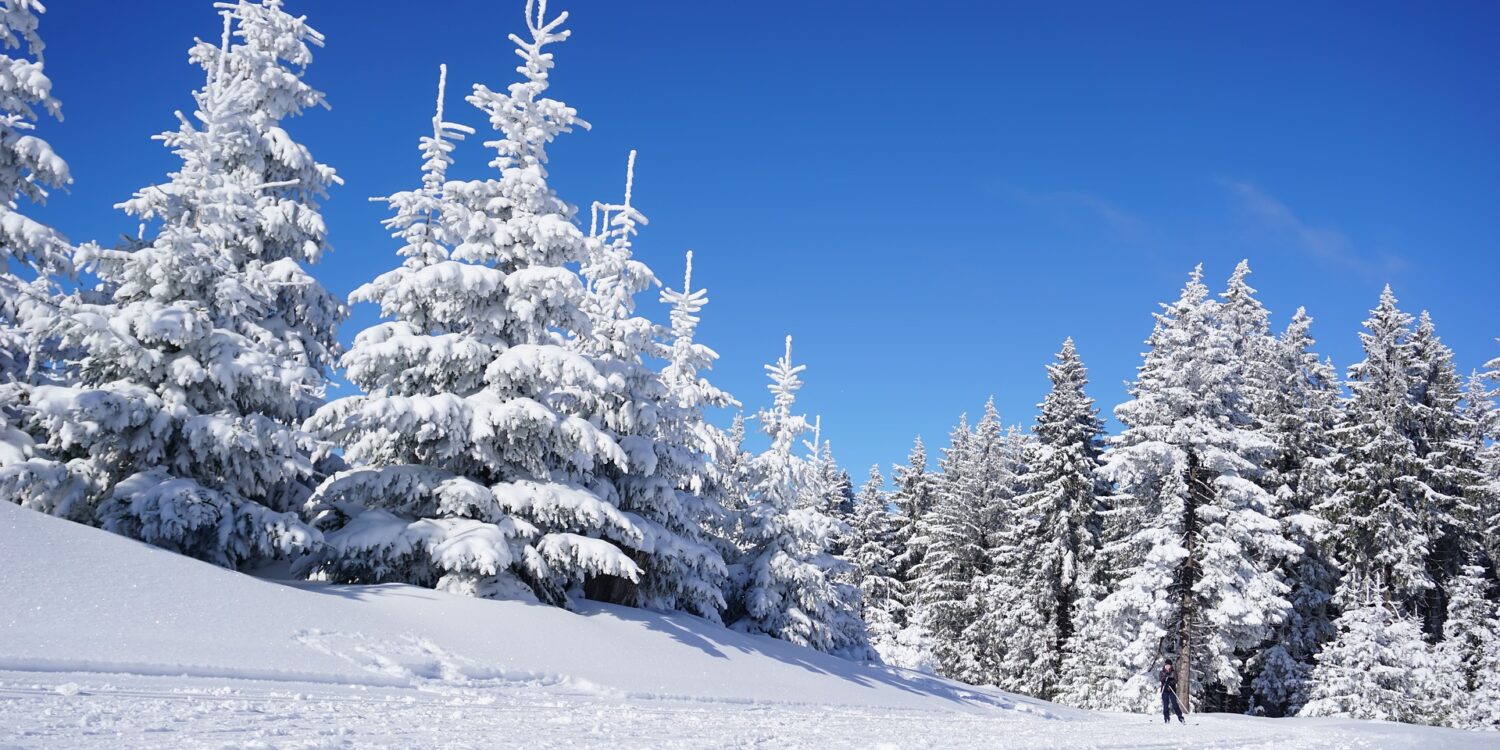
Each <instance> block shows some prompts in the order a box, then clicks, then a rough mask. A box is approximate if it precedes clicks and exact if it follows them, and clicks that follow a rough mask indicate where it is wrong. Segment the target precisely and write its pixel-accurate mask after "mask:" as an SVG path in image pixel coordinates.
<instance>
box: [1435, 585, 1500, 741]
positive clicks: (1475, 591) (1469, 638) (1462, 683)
mask: <svg viewBox="0 0 1500 750" xmlns="http://www.w3.org/2000/svg"><path fill="white" fill-rule="evenodd" d="M1487 584H1488V581H1487V579H1486V576H1485V574H1484V569H1483V568H1481V567H1479V566H1477V565H1469V566H1465V567H1464V568H1463V569H1462V570H1461V571H1460V572H1459V574H1458V575H1457V576H1454V577H1453V579H1452V580H1451V581H1450V582H1449V586H1448V597H1447V600H1448V611H1447V617H1446V618H1445V619H1444V622H1443V640H1442V642H1441V643H1440V644H1439V645H1438V650H1437V656H1438V660H1439V667H1438V669H1439V674H1440V675H1446V676H1448V677H1450V679H1451V681H1452V685H1451V686H1450V688H1449V694H1450V695H1452V697H1453V705H1452V706H1451V708H1450V719H1451V722H1450V723H1452V724H1453V725H1454V726H1459V727H1465V728H1469V729H1489V730H1500V610H1497V608H1496V605H1495V603H1494V602H1492V601H1490V600H1489V599H1488V598H1486V596H1485V593H1486V592H1485V588H1486V586H1487Z"/></svg>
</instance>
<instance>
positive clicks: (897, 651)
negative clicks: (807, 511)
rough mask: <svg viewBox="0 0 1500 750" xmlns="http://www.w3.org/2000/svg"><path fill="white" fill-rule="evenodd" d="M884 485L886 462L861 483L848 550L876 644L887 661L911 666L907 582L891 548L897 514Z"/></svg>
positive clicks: (865, 615)
mask: <svg viewBox="0 0 1500 750" xmlns="http://www.w3.org/2000/svg"><path fill="white" fill-rule="evenodd" d="M884 486H885V478H884V477H882V476H881V475H880V466H879V465H875V466H871V467H870V477H869V479H867V480H865V484H864V486H863V487H860V489H859V495H858V497H857V499H856V501H855V506H854V519H853V522H852V523H851V527H852V533H851V535H850V539H849V550H848V553H847V556H848V558H849V563H850V571H851V578H852V580H853V583H854V584H855V585H856V586H858V587H859V590H860V593H861V594H862V596H863V603H864V608H863V610H862V612H863V614H864V621H865V627H866V629H867V630H868V631H869V634H870V645H871V646H872V647H873V648H874V649H875V651H876V653H878V654H880V658H881V660H882V661H884V662H885V663H887V664H892V665H895V666H905V662H906V661H907V659H906V655H905V654H904V653H903V648H902V644H901V642H900V631H901V628H902V622H903V621H904V619H905V617H904V614H905V609H906V605H905V604H904V603H903V599H904V597H903V593H904V592H903V591H902V586H901V582H900V581H898V580H896V577H895V576H894V575H893V570H892V567H893V559H894V557H895V556H894V555H893V554H892V553H891V540H892V539H893V538H894V536H895V532H896V517H895V516H894V515H892V514H891V512H890V507H889V503H890V500H889V498H888V497H887V496H886V493H885V490H884Z"/></svg>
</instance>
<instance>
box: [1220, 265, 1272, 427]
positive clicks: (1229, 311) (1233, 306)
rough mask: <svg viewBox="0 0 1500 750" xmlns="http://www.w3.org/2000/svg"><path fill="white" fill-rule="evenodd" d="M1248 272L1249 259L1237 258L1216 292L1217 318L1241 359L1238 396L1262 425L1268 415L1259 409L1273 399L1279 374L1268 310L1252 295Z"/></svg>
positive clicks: (1236, 356)
mask: <svg viewBox="0 0 1500 750" xmlns="http://www.w3.org/2000/svg"><path fill="white" fill-rule="evenodd" d="M1249 276H1250V261H1248V260H1242V261H1240V262H1239V265H1236V266H1235V267H1234V273H1232V274H1230V275H1229V282H1228V283H1227V284H1226V285H1225V288H1224V291H1223V292H1222V293H1221V294H1220V295H1219V296H1220V297H1221V298H1222V299H1223V301H1222V302H1221V303H1220V304H1219V321H1220V326H1221V327H1222V328H1223V329H1224V332H1225V333H1226V334H1227V335H1228V336H1229V342H1230V346H1231V348H1232V349H1233V351H1234V356H1235V358H1236V359H1237V360H1239V361H1240V362H1242V363H1243V366H1242V368H1241V370H1242V371H1241V373H1240V384H1239V390H1240V393H1241V399H1242V400H1243V401H1244V403H1245V408H1246V409H1247V410H1248V411H1249V412H1250V416H1251V418H1252V419H1253V420H1255V426H1256V427H1261V428H1264V427H1266V426H1267V425H1266V422H1268V421H1269V418H1268V416H1267V415H1266V414H1264V413H1262V412H1263V407H1264V405H1266V404H1267V403H1269V402H1271V401H1273V400H1274V398H1275V397H1274V393H1275V388H1276V384H1275V381H1276V380H1277V378H1278V373H1276V372H1275V368H1274V365H1272V363H1271V359H1272V358H1273V356H1274V352H1273V350H1274V348H1275V346H1276V343H1275V338H1274V337H1273V336H1272V335H1271V323H1270V313H1269V312H1268V311H1267V310H1266V308H1265V305H1262V304H1261V302H1260V299H1259V298H1257V297H1256V296H1255V288H1254V287H1251V286H1250V284H1249V282H1248V281H1247V278H1248V277H1249Z"/></svg>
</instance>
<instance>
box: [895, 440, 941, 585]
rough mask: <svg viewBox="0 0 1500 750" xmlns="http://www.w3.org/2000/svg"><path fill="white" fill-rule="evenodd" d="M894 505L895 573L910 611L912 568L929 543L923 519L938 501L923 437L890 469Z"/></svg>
mask: <svg viewBox="0 0 1500 750" xmlns="http://www.w3.org/2000/svg"><path fill="white" fill-rule="evenodd" d="M891 483H892V484H893V485H894V487H895V489H894V491H892V492H891V497H890V501H891V505H893V506H895V508H896V517H897V520H896V531H895V534H894V537H893V538H892V544H893V545H894V549H893V552H894V554H895V558H894V560H893V561H892V564H893V574H894V575H895V576H896V579H897V580H898V581H900V582H901V584H902V585H903V586H904V587H905V589H906V595H907V598H906V600H905V601H906V604H907V608H908V610H910V608H911V605H912V604H913V603H914V600H913V598H912V597H913V595H914V594H915V591H916V589H915V587H914V586H913V585H912V583H913V582H914V581H915V580H916V576H915V575H914V573H913V571H914V570H915V569H916V567H917V566H918V565H920V564H921V562H922V557H923V554H924V553H925V551H926V549H927V543H926V541H925V540H924V539H923V538H922V536H921V531H920V530H921V528H922V519H923V518H925V517H926V515H927V513H928V512H929V511H931V510H932V507H933V505H934V504H935V503H936V502H937V478H936V477H934V476H933V475H932V474H929V473H928V471H927V446H926V445H924V444H923V443H922V438H920V437H919V438H917V439H916V441H915V442H914V443H913V444H912V449H911V453H910V455H908V457H907V460H906V464H905V465H897V466H895V467H894V468H893V469H892V471H891Z"/></svg>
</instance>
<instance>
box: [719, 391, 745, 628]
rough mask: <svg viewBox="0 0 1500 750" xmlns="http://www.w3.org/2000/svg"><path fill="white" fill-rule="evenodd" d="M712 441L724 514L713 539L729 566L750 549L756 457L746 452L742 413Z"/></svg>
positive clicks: (737, 414)
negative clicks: (750, 521) (749, 532)
mask: <svg viewBox="0 0 1500 750" xmlns="http://www.w3.org/2000/svg"><path fill="white" fill-rule="evenodd" d="M715 438H716V445H715V449H714V465H713V470H714V471H713V476H714V481H715V484H716V485H717V491H718V492H717V495H718V500H719V505H720V506H721V507H722V508H723V513H722V514H721V515H720V516H719V517H718V519H716V522H715V524H714V526H715V528H714V533H713V538H714V540H715V542H716V543H717V544H718V545H719V554H720V556H721V557H723V558H724V562H725V563H728V564H731V565H732V564H733V563H734V562H735V561H736V560H738V559H739V558H740V555H742V554H744V553H745V552H746V551H747V550H748V549H749V535H748V534H747V533H746V526H745V524H746V522H747V521H748V520H750V519H749V516H748V513H747V511H748V510H749V508H750V494H751V492H752V490H753V489H754V486H755V456H754V455H753V454H751V453H750V451H748V450H745V414H744V413H743V412H736V413H735V415H734V419H732V420H731V421H730V423H729V429H727V430H724V431H722V432H720V433H719V434H717V435H715ZM725 603H726V605H727V604H729V602H727V601H726V602H725Z"/></svg>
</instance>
